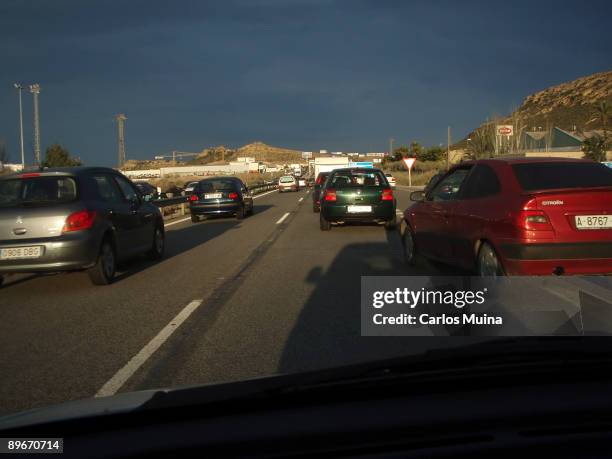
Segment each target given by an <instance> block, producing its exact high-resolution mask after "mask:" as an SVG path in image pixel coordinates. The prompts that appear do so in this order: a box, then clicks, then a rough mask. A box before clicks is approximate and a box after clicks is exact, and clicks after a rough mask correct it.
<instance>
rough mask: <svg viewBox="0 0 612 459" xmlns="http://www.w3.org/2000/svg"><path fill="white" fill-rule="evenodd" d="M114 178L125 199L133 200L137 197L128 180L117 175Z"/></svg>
mask: <svg viewBox="0 0 612 459" xmlns="http://www.w3.org/2000/svg"><path fill="white" fill-rule="evenodd" d="M115 180H116V181H117V184H118V185H119V188H121V192H122V193H123V196H125V199H127V200H128V201H134V200H136V199H138V193H136V190H135V189H134V187H133V186H132V184H131V183H130V182H128V181H127V180H126V179H124V178H123V177H119V176H117V177H115Z"/></svg>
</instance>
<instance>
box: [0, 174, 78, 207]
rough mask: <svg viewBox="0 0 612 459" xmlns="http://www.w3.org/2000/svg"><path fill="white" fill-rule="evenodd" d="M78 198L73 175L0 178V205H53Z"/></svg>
mask: <svg viewBox="0 0 612 459" xmlns="http://www.w3.org/2000/svg"><path fill="white" fill-rule="evenodd" d="M76 198H77V184H76V181H75V180H74V179H73V178H72V177H49V176H47V177H44V176H43V177H31V178H16V179H10V180H0V207H26V206H27V207H38V206H52V205H57V204H62V203H65V202H70V201H74V200H75V199H76Z"/></svg>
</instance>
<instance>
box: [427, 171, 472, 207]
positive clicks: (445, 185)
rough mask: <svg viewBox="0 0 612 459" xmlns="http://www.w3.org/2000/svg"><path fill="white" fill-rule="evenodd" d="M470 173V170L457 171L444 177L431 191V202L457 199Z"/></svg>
mask: <svg viewBox="0 0 612 459" xmlns="http://www.w3.org/2000/svg"><path fill="white" fill-rule="evenodd" d="M469 172H470V168H461V169H456V170H455V171H453V172H451V173H450V174H449V175H447V176H446V177H444V178H443V179H442V180H440V182H438V184H437V185H436V186H435V187H434V189H433V190H432V191H431V193H430V195H429V196H428V198H429V200H432V201H449V200H452V199H457V197H458V195H459V190H460V189H461V185H462V184H463V181H464V180H465V178H466V177H467V175H468V174H469Z"/></svg>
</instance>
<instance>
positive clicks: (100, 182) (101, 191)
mask: <svg viewBox="0 0 612 459" xmlns="http://www.w3.org/2000/svg"><path fill="white" fill-rule="evenodd" d="M92 178H93V180H94V183H95V184H96V187H97V190H96V191H97V193H96V194H97V195H98V197H99V198H100V199H102V200H103V201H107V202H121V201H122V200H123V198H122V197H121V192H120V191H119V189H118V188H117V185H116V184H115V182H114V181H113V179H112V178H111V177H110V176H108V175H104V174H101V175H94V176H93V177H92Z"/></svg>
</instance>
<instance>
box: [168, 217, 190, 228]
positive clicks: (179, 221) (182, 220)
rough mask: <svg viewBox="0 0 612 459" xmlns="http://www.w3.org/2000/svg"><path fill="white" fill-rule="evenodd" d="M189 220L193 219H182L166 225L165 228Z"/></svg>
mask: <svg viewBox="0 0 612 459" xmlns="http://www.w3.org/2000/svg"><path fill="white" fill-rule="evenodd" d="M187 220H191V217H187V218H181V219H180V220H177V221H175V222H172V223H164V226H172V225H176V224H177V223H182V222H186V221H187Z"/></svg>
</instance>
